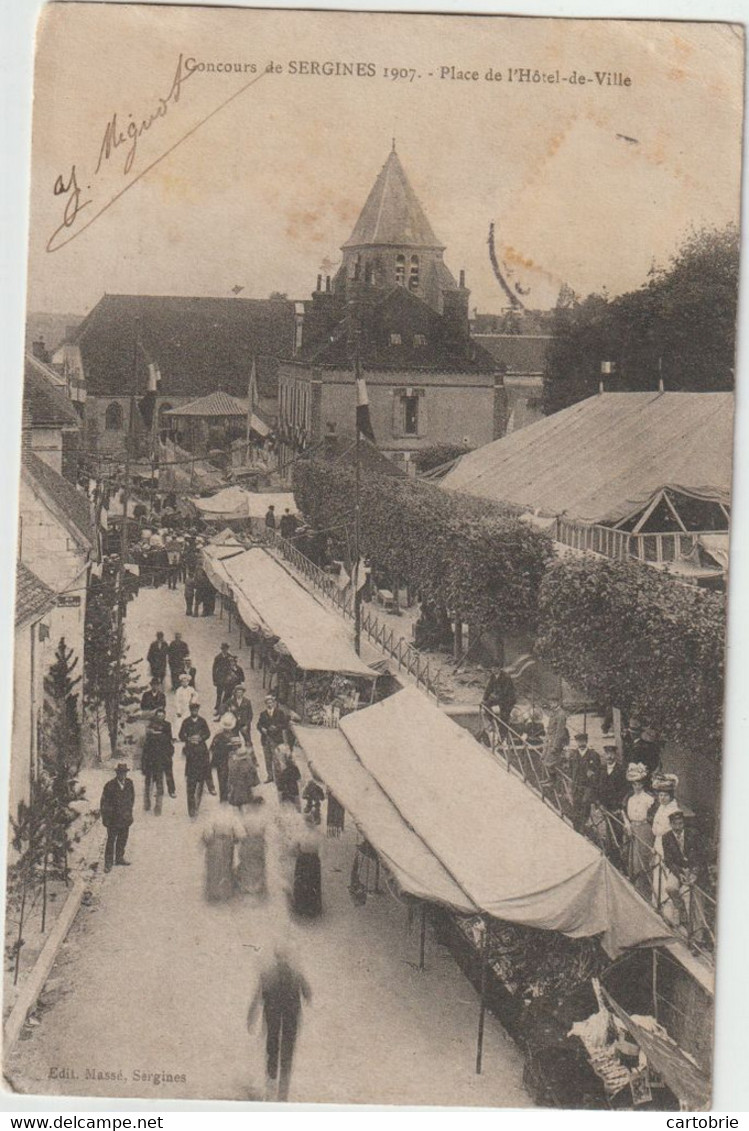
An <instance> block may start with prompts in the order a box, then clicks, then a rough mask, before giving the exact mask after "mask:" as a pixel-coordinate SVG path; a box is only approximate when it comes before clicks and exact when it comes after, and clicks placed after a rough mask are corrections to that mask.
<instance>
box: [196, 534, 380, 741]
mask: <svg viewBox="0 0 749 1131" xmlns="http://www.w3.org/2000/svg"><path fill="white" fill-rule="evenodd" d="M216 568H217V570H218V571H219V572H220V574H221V575H222V577H223V578H225V580H226V584H227V585H228V587H229V589H230V590H231V597H232V600H233V603H234V606H235V608H236V611H237V615H238V616H239V618H240V619H241V621H242V624H243V625H244V627H245V629H246V631H247V632H248V633H249V634H250V636H251V638H252V639H255V640H262V641H264V642H265V644H266V647H265V648H264V649H263V651H262V659H263V663H264V666H265V665H266V664H267V662H268V660H269V647H270V648H272V650H273V653H274V654H275V655H276V656H277V657H280V658H281V660H282V662H283V661H285V673H284V674H285V676H286V679H287V682H288V684H289V687H288V691H289V695H288V696H282V698H288V699H289V700H291V703H290V705H294V701H295V700H296V699H297V697H300V703H299V705H298V706H297V710H299V713H300V714H301V715H302V716H303V717H304V718H309V716H310V715H311V714H313V713H314V714H317V713H318V711H319V710H320V709H321V708H323V707H328V706H331V707H332V701H333V699H339V700H341V701H345V703H346V706H347V707H348V709H355V708H356V707H358V706H359V702H360V698H361V694H362V691H363V690H364V689H365V688H366V689H368V692H369V695H368V697H367V698H366V700H365V701H367V702H369V701H370V700H371V697H372V695H373V693H374V684H375V681H376V679H377V676H378V673H377V672H376V671H374V670H373V669H372V668H371V667H369V665H368V664H366V663H364V661H363V660H362V659H361V658H360V657H359V656H358V655H357V653H356V651H355V650H354V645H353V640H352V637H351V633H350V631H349V628H348V626H347V625H346V623H345V622H344V621H342V620H341V619H340V617H338V616H336V614H335V613H333V612H330V611H329V610H328V609H326V608H325V606H324V605H322V604H320V602H319V601H318V600H317V599H316V598H315V597H313V596H312V595H311V594H310V593H309V592H308V591H307V590H306V589H304V588H303V587H302V586H301V585H300V584H299V582H298V581H297V580H296V579H295V578H294V577H292V575H291V574H290V573H289V572H288V571H287V570H286V569H285V568H284V566H283V565H282V564H281V563H280V562H278V561H277V560H276V559H275V558H274V557H272V556H271V555H270V554H269V553H268V552H267V551H266V550H264V549H263V548H262V547H259V546H258V547H253V548H251V549H249V550H245V551H244V553H241V554H238V555H230V556H229V557H227V558H223V559H220V561H219V562H218V565H217V567H216ZM323 673H324V674H323ZM313 691H314V692H315V696H314V697H315V698H316V700H319V699H320V697H324V698H326V699H328V700H329V702H328V703H320V702H315V704H314V705H313V704H312V703H311V702H310V699H311V698H312V697H313ZM344 710H345V708H344ZM343 713H344V711H339V712H338V716H335V715H334V713H333V712H332V711H331V714H330V720H329V725H335V724H336V723H337V721H338V717H340V715H341V714H343ZM317 721H320V722H322V721H323V719H321V718H320V719H318V720H317Z"/></svg>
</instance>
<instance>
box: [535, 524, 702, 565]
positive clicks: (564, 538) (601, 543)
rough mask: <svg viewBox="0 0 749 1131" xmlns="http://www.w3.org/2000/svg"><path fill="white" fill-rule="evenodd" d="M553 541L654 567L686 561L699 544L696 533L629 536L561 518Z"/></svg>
mask: <svg viewBox="0 0 749 1131" xmlns="http://www.w3.org/2000/svg"><path fill="white" fill-rule="evenodd" d="M702 533H706V532H705V531H703V532H702ZM717 533H721V532H720V531H718V532H717ZM722 533H725V531H723V532H722ZM554 538H555V540H556V541H557V542H561V543H562V544H563V545H565V546H571V547H572V548H573V549H575V550H587V551H589V552H591V553H594V554H601V555H602V556H603V557H606V558H617V559H619V560H620V561H625V560H627V559H628V558H634V559H635V560H637V561H641V562H649V563H654V564H657V565H668V564H670V563H672V562H675V561H678V560H679V559H680V558H689V557H690V556H691V555H692V554H693V553H694V551H695V549H696V547H697V543H698V536H697V534H685V533H681V532H678V531H677V532H676V533H668V534H649V533H648V534H630V533H629V531H626V530H614V529H612V528H611V527H609V526H600V525H597V524H595V523H594V524H591V525H588V524H586V523H579V522H571V521H570V520H569V519H564V518H557V520H556V523H555V527H554Z"/></svg>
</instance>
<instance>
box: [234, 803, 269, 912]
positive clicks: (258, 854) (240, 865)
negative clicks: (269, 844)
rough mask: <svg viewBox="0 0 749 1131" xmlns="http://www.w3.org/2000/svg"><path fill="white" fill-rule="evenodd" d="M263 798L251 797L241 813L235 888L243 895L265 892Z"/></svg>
mask: <svg viewBox="0 0 749 1131" xmlns="http://www.w3.org/2000/svg"><path fill="white" fill-rule="evenodd" d="M263 804H264V799H263V798H262V797H253V799H252V803H251V804H249V805H245V806H244V808H243V809H242V813H241V821H242V825H243V835H242V836H241V837H240V840H239V844H238V846H237V871H236V885H237V890H238V891H240V892H241V893H242V894H243V895H256V896H264V895H265V894H266V893H267V877H266V869H265V853H266V839H265V836H266V824H267V821H266V816H265V812H264V810H263Z"/></svg>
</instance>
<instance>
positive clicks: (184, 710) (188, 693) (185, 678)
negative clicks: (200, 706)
mask: <svg viewBox="0 0 749 1131" xmlns="http://www.w3.org/2000/svg"><path fill="white" fill-rule="evenodd" d="M197 700H198V695H197V692H196V691H195V688H194V687H191V686H190V676H189V675H188V674H187V672H184V673H183V674H182V675H181V676H180V677H179V687H178V688H177V690H176V691H175V693H174V713H175V715H176V716H177V722H178V723H181V722H182V720H183V719H186V718H188V716H189V714H190V704H191V703H196V702H197Z"/></svg>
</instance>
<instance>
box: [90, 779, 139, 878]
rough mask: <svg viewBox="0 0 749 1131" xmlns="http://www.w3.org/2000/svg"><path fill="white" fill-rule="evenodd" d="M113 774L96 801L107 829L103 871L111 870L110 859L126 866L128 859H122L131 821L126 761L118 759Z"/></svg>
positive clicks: (131, 800)
mask: <svg viewBox="0 0 749 1131" xmlns="http://www.w3.org/2000/svg"><path fill="white" fill-rule="evenodd" d="M115 775H116V776H115V777H113V778H110V779H109V781H108V782H107V784H106V785H105V786H104V789H103V790H102V794H101V801H100V803H99V809H100V811H101V823H102V824H103V825H104V828H105V829H106V830H107V844H106V848H105V849H104V871H105V872H111V870H112V863H113V862H114V863H115V864H119V865H121V866H122V867H127V865H129V863H130V861H129V860H126V859H125V845H126V844H127V838H128V834H129V832H130V826H131V825H132V823H133V805H134V804H135V787H134V786H133V783H132V782H131V780H130V778H129V777H128V776H127V775H128V765H127V762H118V763H117V768H116V771H115Z"/></svg>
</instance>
